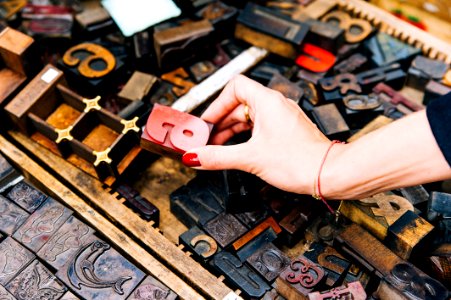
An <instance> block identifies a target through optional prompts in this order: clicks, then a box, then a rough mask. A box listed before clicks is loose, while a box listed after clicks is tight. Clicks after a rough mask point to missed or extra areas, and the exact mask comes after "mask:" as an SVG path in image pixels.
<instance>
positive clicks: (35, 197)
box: [6, 181, 47, 214]
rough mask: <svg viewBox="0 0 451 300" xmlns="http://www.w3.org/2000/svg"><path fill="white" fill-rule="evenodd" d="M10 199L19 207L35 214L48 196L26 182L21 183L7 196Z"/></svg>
mask: <svg viewBox="0 0 451 300" xmlns="http://www.w3.org/2000/svg"><path fill="white" fill-rule="evenodd" d="M6 197H8V198H9V199H11V200H13V201H14V202H15V203H17V205H19V206H20V207H22V208H23V209H25V210H26V211H28V212H29V213H30V214H31V213H33V212H34V211H35V210H36V209H37V208H38V207H39V205H41V204H42V203H43V202H44V201H45V199H47V196H46V195H44V194H43V193H41V192H40V191H39V190H37V189H36V188H35V187H33V186H31V185H29V184H28V183H26V182H25V181H21V182H19V183H18V184H16V185H15V186H14V187H13V188H12V189H11V190H10V191H9V193H8V194H7V195H6Z"/></svg>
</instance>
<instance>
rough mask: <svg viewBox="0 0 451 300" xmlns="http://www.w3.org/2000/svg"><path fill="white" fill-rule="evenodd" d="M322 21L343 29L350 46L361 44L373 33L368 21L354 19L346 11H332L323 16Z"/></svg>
mask: <svg viewBox="0 0 451 300" xmlns="http://www.w3.org/2000/svg"><path fill="white" fill-rule="evenodd" d="M321 21H323V22H325V23H329V24H332V25H335V26H337V27H339V28H342V29H343V30H344V31H345V32H344V38H345V41H346V42H347V43H349V44H355V43H360V42H362V41H363V40H364V39H366V38H367V37H368V36H369V35H370V34H371V33H372V32H373V27H372V26H371V24H370V23H369V22H368V21H366V20H363V19H359V18H353V17H351V16H350V15H349V14H347V13H346V12H344V11H339V10H335V11H332V12H330V13H328V14H327V15H325V16H323V17H322V18H321Z"/></svg>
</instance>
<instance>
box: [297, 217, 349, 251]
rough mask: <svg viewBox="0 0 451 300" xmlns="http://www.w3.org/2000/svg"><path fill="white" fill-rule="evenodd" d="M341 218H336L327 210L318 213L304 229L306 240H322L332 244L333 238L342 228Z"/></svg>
mask: <svg viewBox="0 0 451 300" xmlns="http://www.w3.org/2000/svg"><path fill="white" fill-rule="evenodd" d="M342 226H343V219H341V218H337V217H336V216H335V215H333V214H331V213H330V212H329V211H326V212H323V213H320V215H319V216H318V217H317V218H316V219H314V220H313V221H312V222H311V224H310V225H309V226H308V227H307V229H306V230H305V239H306V240H307V241H308V242H313V241H315V242H322V243H325V244H327V245H332V243H333V241H334V238H335V237H336V236H337V234H338V233H339V232H340V231H341V230H342Z"/></svg>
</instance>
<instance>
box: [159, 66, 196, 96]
mask: <svg viewBox="0 0 451 300" xmlns="http://www.w3.org/2000/svg"><path fill="white" fill-rule="evenodd" d="M161 79H163V80H165V81H168V82H170V83H171V84H173V85H174V87H173V88H172V92H173V93H174V94H175V95H176V96H177V97H181V96H183V95H185V94H186V93H188V91H189V90H190V89H191V88H192V87H193V86H195V84H194V82H192V81H191V80H190V79H189V75H188V73H187V72H186V71H185V69H183V68H177V69H175V70H174V71H171V72H169V73H165V74H163V75H161Z"/></svg>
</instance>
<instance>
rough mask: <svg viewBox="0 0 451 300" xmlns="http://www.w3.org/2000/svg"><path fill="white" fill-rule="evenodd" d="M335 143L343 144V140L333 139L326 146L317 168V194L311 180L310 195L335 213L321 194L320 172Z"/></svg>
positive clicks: (314, 184)
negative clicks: (311, 193)
mask: <svg viewBox="0 0 451 300" xmlns="http://www.w3.org/2000/svg"><path fill="white" fill-rule="evenodd" d="M335 144H344V142H341V141H338V140H333V141H332V142H331V143H330V145H329V148H327V151H326V153H325V154H324V157H323V161H322V162H321V165H320V166H319V170H318V177H317V180H316V181H317V184H318V194H317V193H316V183H315V182H313V195H312V197H313V198H315V199H316V200H321V201H323V203H324V204H325V205H326V206H327V208H328V209H329V211H330V212H331V213H332V214H334V215H335V211H334V210H333V208H332V207H331V206H330V205H329V203H327V201H326V199H325V198H324V196H323V194H321V181H320V178H321V172H322V170H323V166H324V163H325V162H326V158H327V155H328V154H329V151H330V149H332V147H333V145H335Z"/></svg>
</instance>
